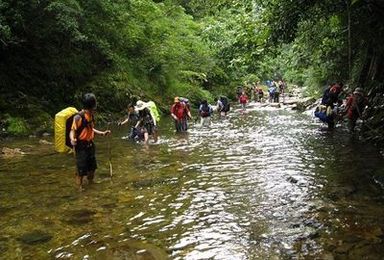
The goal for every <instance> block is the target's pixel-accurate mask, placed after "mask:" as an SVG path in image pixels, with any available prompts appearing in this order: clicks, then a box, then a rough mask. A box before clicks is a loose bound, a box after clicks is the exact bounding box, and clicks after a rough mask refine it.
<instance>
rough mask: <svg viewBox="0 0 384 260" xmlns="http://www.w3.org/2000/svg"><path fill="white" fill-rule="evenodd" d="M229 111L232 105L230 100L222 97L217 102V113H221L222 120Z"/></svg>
mask: <svg viewBox="0 0 384 260" xmlns="http://www.w3.org/2000/svg"><path fill="white" fill-rule="evenodd" d="M229 110H230V104H229V101H228V98H227V97H225V96H221V97H220V98H219V99H218V100H217V111H218V112H219V113H220V116H221V118H226V116H227V113H228V112H229Z"/></svg>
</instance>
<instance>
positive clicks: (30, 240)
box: [18, 230, 52, 245]
mask: <svg viewBox="0 0 384 260" xmlns="http://www.w3.org/2000/svg"><path fill="white" fill-rule="evenodd" d="M51 239H52V235H50V234H48V233H45V232H43V231H40V230H35V231H32V232H29V233H26V234H24V235H22V236H21V237H19V238H18V240H19V241H21V242H23V243H24V244H27V245H36V244H41V243H45V242H48V241H49V240H51Z"/></svg>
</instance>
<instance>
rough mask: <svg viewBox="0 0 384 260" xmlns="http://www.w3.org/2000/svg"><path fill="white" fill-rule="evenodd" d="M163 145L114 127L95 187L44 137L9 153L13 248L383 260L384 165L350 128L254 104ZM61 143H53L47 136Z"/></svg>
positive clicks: (8, 217)
mask: <svg viewBox="0 0 384 260" xmlns="http://www.w3.org/2000/svg"><path fill="white" fill-rule="evenodd" d="M172 127H173V124H172V122H171V121H170V120H169V119H166V118H164V119H162V121H161V124H160V141H159V143H158V144H149V145H148V146H143V145H141V144H135V143H131V142H129V141H127V140H124V139H122V137H124V136H126V135H127V132H128V130H127V128H115V129H113V133H114V134H113V137H112V140H111V147H112V150H111V152H112V163H113V172H114V175H113V178H112V179H111V178H110V175H109V165H108V154H109V153H108V143H107V140H106V139H102V138H98V139H97V140H96V150H97V159H98V170H97V173H96V183H95V184H94V185H90V186H87V187H86V191H85V192H83V193H79V192H77V191H76V187H75V185H74V172H75V165H74V159H73V157H71V156H69V155H63V154H53V153H52V147H51V146H49V145H43V144H41V143H39V142H38V140H31V139H28V140H18V141H16V142H12V143H7V144H4V146H5V145H6V146H9V147H19V148H21V149H22V150H23V149H24V150H26V151H28V154H27V155H25V156H21V157H17V158H8V159H0V161H1V165H0V174H1V178H2V181H1V182H0V191H1V193H0V196H1V201H2V203H1V205H0V228H1V230H2V232H1V234H0V256H1V258H3V257H4V258H5V259H14V258H35V259H38V258H84V257H85V258H96V259H167V258H172V259H334V258H336V259H360V258H364V257H365V258H369V259H381V258H383V257H384V255H383V253H382V251H381V248H383V239H384V234H383V230H384V225H383V222H382V218H383V216H384V214H383V213H384V212H383V211H384V207H383V187H382V186H381V185H382V183H383V182H381V180H383V178H384V173H383V169H384V167H383V166H384V162H383V158H382V155H380V153H379V151H377V150H376V148H375V147H373V146H370V145H368V144H365V143H363V142H361V141H360V140H359V139H358V137H357V136H355V137H351V136H350V135H349V134H348V133H347V132H346V130H344V128H343V127H338V128H336V129H335V130H334V131H332V132H329V131H324V130H323V129H322V128H321V127H322V126H321V125H320V124H319V123H317V122H314V121H313V120H312V118H311V117H309V116H307V115H305V114H300V113H297V112H292V111H288V110H284V109H276V108H269V107H260V106H258V105H255V104H252V105H251V106H250V107H249V108H248V109H247V110H246V111H245V112H242V111H241V110H240V109H237V108H235V109H234V110H233V111H232V112H231V113H230V114H229V116H228V118H227V119H224V120H220V119H218V118H214V120H213V122H212V124H211V126H210V127H208V128H207V127H201V126H200V125H199V124H197V123H192V124H191V125H190V129H189V131H188V133H187V134H175V133H174V130H173V128H172ZM48 141H51V140H49V139H48Z"/></svg>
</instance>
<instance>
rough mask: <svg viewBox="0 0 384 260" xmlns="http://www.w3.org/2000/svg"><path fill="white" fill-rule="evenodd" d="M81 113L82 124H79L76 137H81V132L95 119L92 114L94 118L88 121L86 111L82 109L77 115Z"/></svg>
mask: <svg viewBox="0 0 384 260" xmlns="http://www.w3.org/2000/svg"><path fill="white" fill-rule="evenodd" d="M77 115H79V116H80V117H81V125H80V126H79V128H77V130H76V139H79V136H80V134H81V132H83V130H84V129H85V128H86V127H88V125H89V124H90V123H92V122H93V121H94V119H93V116H92V119H91V121H90V122H88V121H87V119H86V118H85V112H84V111H80V112H79V113H77V114H76V115H75V116H77Z"/></svg>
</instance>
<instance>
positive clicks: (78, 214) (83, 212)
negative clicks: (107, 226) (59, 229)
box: [66, 209, 96, 225]
mask: <svg viewBox="0 0 384 260" xmlns="http://www.w3.org/2000/svg"><path fill="white" fill-rule="evenodd" d="M95 214H96V212H95V211H92V210H88V209H79V210H72V211H70V212H69V213H68V218H67V220H66V222H68V223H69V224H72V225H81V224H86V223H89V222H91V221H92V218H93V215H95Z"/></svg>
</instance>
